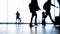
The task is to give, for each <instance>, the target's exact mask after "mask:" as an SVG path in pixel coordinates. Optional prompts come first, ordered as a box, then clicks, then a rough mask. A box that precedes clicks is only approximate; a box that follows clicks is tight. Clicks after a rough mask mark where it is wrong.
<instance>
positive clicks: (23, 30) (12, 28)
mask: <svg viewBox="0 0 60 34" xmlns="http://www.w3.org/2000/svg"><path fill="white" fill-rule="evenodd" d="M59 30H60V29H59V28H57V27H55V26H54V25H53V24H46V26H43V25H41V24H38V26H34V27H32V28H30V27H29V24H0V34H59Z"/></svg>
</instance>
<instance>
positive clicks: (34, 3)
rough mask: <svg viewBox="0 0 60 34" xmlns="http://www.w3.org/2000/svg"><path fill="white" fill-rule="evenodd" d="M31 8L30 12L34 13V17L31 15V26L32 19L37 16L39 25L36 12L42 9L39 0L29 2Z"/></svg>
mask: <svg viewBox="0 0 60 34" xmlns="http://www.w3.org/2000/svg"><path fill="white" fill-rule="evenodd" d="M29 9H30V12H31V14H32V17H31V22H30V27H32V26H33V25H32V20H33V17H34V16H35V25H37V14H36V11H38V10H40V8H39V6H38V3H37V0H31V3H30V4H29Z"/></svg>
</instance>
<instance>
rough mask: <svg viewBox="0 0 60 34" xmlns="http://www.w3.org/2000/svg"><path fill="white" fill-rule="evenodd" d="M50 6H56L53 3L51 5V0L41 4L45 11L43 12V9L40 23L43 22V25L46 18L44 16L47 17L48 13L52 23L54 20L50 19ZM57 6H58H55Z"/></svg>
mask: <svg viewBox="0 0 60 34" xmlns="http://www.w3.org/2000/svg"><path fill="white" fill-rule="evenodd" d="M51 6H54V7H56V6H55V5H53V4H52V3H51V0H48V1H47V2H46V3H45V4H44V5H43V9H44V10H45V11H46V12H45V13H44V11H43V16H44V17H43V19H42V24H44V25H45V19H46V17H47V16H48V15H49V17H50V19H51V21H52V22H53V24H54V23H55V22H54V21H53V19H52V16H51V13H50V9H51ZM57 8H58V7H57Z"/></svg>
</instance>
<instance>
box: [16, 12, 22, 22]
mask: <svg viewBox="0 0 60 34" xmlns="http://www.w3.org/2000/svg"><path fill="white" fill-rule="evenodd" d="M19 16H20V14H19V12H18V11H17V13H16V22H17V19H18V21H19V22H21V18H20V17H19Z"/></svg>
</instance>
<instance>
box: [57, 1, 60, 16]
mask: <svg viewBox="0 0 60 34" xmlns="http://www.w3.org/2000/svg"><path fill="white" fill-rule="evenodd" d="M57 1H58V3H59V16H60V0H57Z"/></svg>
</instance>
